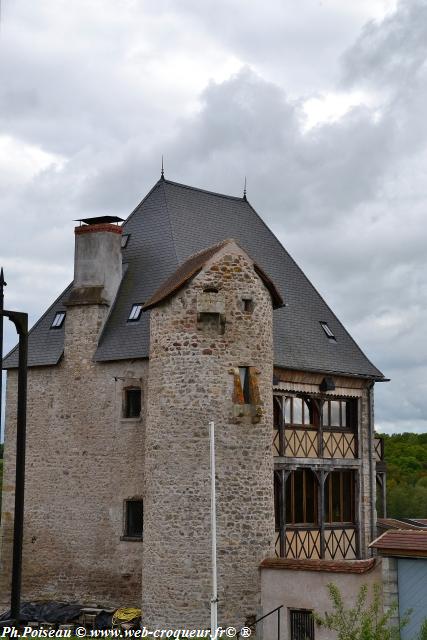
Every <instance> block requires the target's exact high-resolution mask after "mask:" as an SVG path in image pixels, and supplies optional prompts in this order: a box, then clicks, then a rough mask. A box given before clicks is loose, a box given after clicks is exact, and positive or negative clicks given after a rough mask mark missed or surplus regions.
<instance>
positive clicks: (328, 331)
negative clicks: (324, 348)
mask: <svg viewBox="0 0 427 640" xmlns="http://www.w3.org/2000/svg"><path fill="white" fill-rule="evenodd" d="M320 326H321V327H322V329H323V331H324V332H325V333H326V335H327V336H328V338H329V340H335V342H336V340H337V339H336V337H335V334H334V332H333V331H332V329H331V328H330V326H329V325H328V323H327V322H322V321H320Z"/></svg>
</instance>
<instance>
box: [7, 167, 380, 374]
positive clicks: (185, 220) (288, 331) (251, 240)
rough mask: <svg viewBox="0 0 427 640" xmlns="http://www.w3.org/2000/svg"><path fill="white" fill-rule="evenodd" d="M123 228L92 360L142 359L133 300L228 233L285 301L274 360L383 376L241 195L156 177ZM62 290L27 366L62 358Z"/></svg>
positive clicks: (140, 326)
mask: <svg viewBox="0 0 427 640" xmlns="http://www.w3.org/2000/svg"><path fill="white" fill-rule="evenodd" d="M123 233H124V234H130V238H129V241H128V243H127V246H126V248H125V249H123V261H124V263H126V264H127V270H126V273H125V275H124V278H123V281H122V285H121V288H120V290H119V293H118V296H117V299H116V301H115V304H114V307H113V309H112V311H111V313H110V316H109V318H108V321H107V323H106V325H105V328H104V331H103V333H102V335H101V337H100V341H99V346H98V350H97V352H96V355H95V359H96V360H97V361H111V360H123V359H135V358H147V357H148V354H149V315H150V314H149V313H143V314H142V316H141V319H140V320H139V321H138V322H127V319H128V317H129V312H130V309H131V307H132V305H133V304H135V303H138V302H139V303H145V302H146V301H148V300H149V299H150V297H151V296H152V295H153V293H154V292H155V291H156V290H157V289H158V288H159V287H160V286H161V285H162V284H163V283H164V282H165V281H166V280H167V278H169V277H170V276H171V275H172V273H173V272H174V271H175V270H176V269H177V268H178V267H179V265H181V264H182V263H183V262H184V261H185V260H187V259H188V258H189V257H190V256H192V255H193V254H194V253H196V252H199V251H202V250H203V249H205V248H206V247H208V246H211V245H215V244H218V243H220V242H222V241H223V240H224V238H230V237H231V238H235V240H236V241H237V242H238V243H239V245H240V246H241V247H242V248H243V249H244V250H245V251H247V253H248V254H249V255H250V256H251V258H252V259H253V260H254V261H255V262H256V263H257V264H258V265H260V267H261V268H262V269H263V271H264V272H265V273H266V274H267V276H268V277H269V278H270V279H271V280H272V282H273V283H274V284H275V286H276V287H277V288H278V290H279V291H280V293H281V295H282V297H283V299H284V300H285V301H286V306H285V307H282V308H280V309H276V310H275V311H274V347H275V364H276V365H277V366H281V367H286V368H291V369H299V370H305V371H320V372H329V373H337V374H338V373H341V374H347V375H357V376H363V377H371V378H374V379H383V374H382V373H381V372H380V371H379V370H378V369H377V368H376V367H375V366H374V365H373V364H372V363H371V362H370V361H369V360H368V358H367V357H366V356H365V355H364V354H363V352H362V351H361V350H360V348H359V347H358V346H357V344H356V343H355V342H354V340H353V339H352V338H351V336H350V335H349V334H348V333H347V331H346V330H345V329H344V327H343V325H342V324H341V323H340V322H339V320H338V319H337V317H336V316H335V315H334V313H333V312H332V311H331V310H330V309H329V307H328V306H327V304H326V303H325V301H324V300H323V298H322V297H321V296H320V294H319V293H318V292H317V291H316V289H315V288H314V287H313V285H312V284H311V283H310V282H309V280H308V279H307V277H306V276H305V275H304V273H303V272H302V271H301V269H300V268H299V267H298V265H297V264H296V263H295V261H294V260H293V259H292V258H291V256H290V255H289V254H288V253H287V251H286V250H285V249H284V248H283V246H282V245H281V244H280V242H279V240H278V239H277V238H276V237H275V235H274V234H273V233H272V231H270V229H269V228H268V227H267V225H266V224H265V223H264V222H263V220H262V219H261V218H260V217H259V215H258V214H257V213H256V211H255V210H254V209H253V208H252V206H251V205H250V203H249V202H248V201H247V200H246V199H244V198H237V197H233V196H226V195H222V194H218V193H212V192H210V191H205V190H202V189H196V188H194V187H189V186H186V185H182V184H178V183H175V182H171V181H170V180H164V179H160V180H159V181H158V182H157V183H156V184H155V185H154V187H153V188H152V189H151V191H150V192H149V193H148V195H147V196H146V197H145V198H144V199H143V200H142V202H141V203H140V204H139V205H138V206H137V207H136V209H135V210H134V211H133V212H132V213H131V215H130V216H129V218H128V219H127V220H126V222H125V223H124V225H123ZM65 296H66V292H64V294H63V295H62V296H60V298H59V299H58V300H57V301H56V302H55V303H54V305H52V307H50V309H49V310H48V311H47V312H46V314H45V315H44V316H43V317H42V318H41V319H40V320H39V322H38V323H37V324H36V325H35V326H34V327H33V329H32V332H31V337H30V346H29V348H30V357H29V363H30V366H36V365H47V364H50V365H54V364H56V363H57V362H58V360H59V359H60V357H61V355H62V349H63V346H62V345H63V330H57V332H54V330H51V329H50V324H51V321H52V317H53V315H54V313H55V311H56V310H58V309H62V308H63V307H62V301H63V300H64V299H65ZM320 321H326V322H327V323H328V325H329V327H330V328H331V330H332V331H333V333H334V335H335V336H336V341H333V340H330V339H328V338H327V336H326V335H325V332H324V331H323V329H322V327H321V325H320ZM61 340H62V342H61ZM16 365H17V355H16V352H15V353H14V352H11V354H9V356H7V357H6V358H5V361H4V366H5V367H6V368H9V367H14V366H16Z"/></svg>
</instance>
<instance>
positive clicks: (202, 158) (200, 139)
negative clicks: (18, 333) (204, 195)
mask: <svg viewBox="0 0 427 640" xmlns="http://www.w3.org/2000/svg"><path fill="white" fill-rule="evenodd" d="M426 55H427V0H404V1H402V2H398V3H396V2H395V1H393V0H357V2H355V1H354V0H299V2H298V3H296V2H295V1H294V0H250V2H248V0H73V2H70V1H69V0H38V1H37V2H34V0H2V16H1V28H0V65H1V68H0V265H3V266H4V269H5V274H6V279H7V281H8V285H9V286H8V287H7V289H6V296H7V297H6V299H7V307H8V308H16V309H20V310H27V311H28V312H29V313H30V318H31V321H32V322H34V321H35V320H36V319H37V317H38V316H39V315H40V314H41V313H42V312H43V311H44V310H45V308H46V307H47V306H48V305H49V304H50V303H51V301H52V300H53V298H54V297H55V296H57V295H58V294H59V293H60V292H61V290H62V289H63V288H64V286H65V285H66V284H68V283H69V281H70V280H71V279H72V263H73V248H74V247H73V242H74V240H73V226H74V224H73V220H74V219H75V218H80V217H86V216H90V215H100V214H112V215H119V216H121V217H124V218H125V217H127V215H128V214H129V213H130V211H131V210H132V209H133V207H134V206H135V205H136V204H137V203H138V202H139V200H140V199H141V198H142V197H143V196H144V195H145V193H146V192H147V191H148V189H149V188H150V187H151V186H152V185H153V184H154V182H155V181H156V180H157V179H158V177H159V174H160V162H161V154H162V153H163V154H164V156H165V170H166V177H167V178H170V179H171V180H176V181H178V182H184V183H186V184H191V185H194V186H199V187H203V188H207V189H211V190H214V191H220V192H224V193H228V194H233V195H241V194H242V189H243V182H244V176H245V175H246V176H247V180H248V198H249V200H250V202H251V203H252V204H253V206H254V207H255V208H256V209H257V211H258V212H259V213H260V214H261V216H262V217H263V218H264V220H265V221H266V222H267V223H268V224H269V226H270V227H271V228H272V229H273V231H274V232H275V233H276V235H277V236H278V237H279V239H280V240H281V241H282V243H283V244H284V245H285V247H286V248H287V249H288V251H289V252H290V253H291V254H292V255H293V257H294V258H295V259H296V261H297V262H298V264H299V265H300V266H301V267H302V268H303V269H304V271H305V272H306V274H307V275H308V277H309V278H310V279H311V281H312V282H313V284H314V285H315V286H316V287H317V288H318V289H319V291H320V292H321V293H322V294H323V296H324V297H325V298H326V300H327V302H328V303H329V304H330V306H331V307H332V309H333V310H334V311H335V312H336V314H337V315H338V317H339V318H340V319H341V320H342V321H343V323H344V324H345V326H346V327H347V329H348V330H349V331H350V333H351V334H352V335H353V337H354V338H355V339H356V340H357V341H358V343H359V344H360V346H361V347H362V349H363V350H364V351H365V353H366V354H367V355H368V356H369V357H370V359H371V360H372V361H373V362H374V363H375V364H376V365H377V366H378V367H379V368H380V369H381V370H382V371H383V372H384V373H385V375H386V376H387V377H390V378H391V379H392V381H391V382H389V383H381V384H378V385H376V425H377V428H378V429H379V430H381V431H387V432H393V431H419V432H421V431H426V430H427V336H426V327H427V269H426V263H427V257H426V255H427V248H426V247H427V232H426V221H427V215H426V210H427V147H426V143H427V64H426ZM7 324H8V323H7ZM14 340H15V337H14V332H13V331H12V330H11V329H10V326H9V324H8V326H7V333H6V347H7V348H9V347H11V346H12V344H13V343H14Z"/></svg>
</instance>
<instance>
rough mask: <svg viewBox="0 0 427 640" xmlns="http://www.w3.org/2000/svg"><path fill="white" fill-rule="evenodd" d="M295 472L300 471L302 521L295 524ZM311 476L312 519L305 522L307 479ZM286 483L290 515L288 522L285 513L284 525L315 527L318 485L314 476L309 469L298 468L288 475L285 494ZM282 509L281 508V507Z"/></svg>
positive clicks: (316, 521)
mask: <svg viewBox="0 0 427 640" xmlns="http://www.w3.org/2000/svg"><path fill="white" fill-rule="evenodd" d="M296 471H302V513H303V521H302V522H296V517H295V514H296V507H295V472H296ZM310 476H311V480H312V483H313V485H312V489H313V515H314V518H313V520H312V521H311V520H310V521H308V520H307V493H308V492H307V484H308V482H309V478H310ZM288 482H289V483H290V491H289V493H290V496H291V502H290V506H289V509H290V514H291V518H290V519H289V520H288V519H287V518H286V512H285V522H286V525H290V526H292V527H317V526H318V524H319V523H318V520H319V518H318V504H319V483H318V480H317V478H316V475H315V474H314V473H313V471H312V470H311V469H304V468H301V467H300V468H299V469H294V470H292V471H291V472H290V473H289V476H288V478H287V480H286V493H287V489H288ZM282 508H283V506H282Z"/></svg>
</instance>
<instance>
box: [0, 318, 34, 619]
mask: <svg viewBox="0 0 427 640" xmlns="http://www.w3.org/2000/svg"><path fill="white" fill-rule="evenodd" d="M0 316H6V317H7V318H9V320H11V321H12V322H13V323H14V325H15V327H16V331H17V333H18V335H19V347H18V349H19V361H18V407H17V415H16V481H15V517H14V527H13V559H12V591H11V606H10V608H11V618H12V619H14V620H15V622H19V615H20V608H21V607H20V604H21V576H22V538H23V533H24V487H25V439H26V438H25V436H26V428H27V361H28V315H27V314H26V313H18V312H16V311H4V310H2V311H0Z"/></svg>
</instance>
